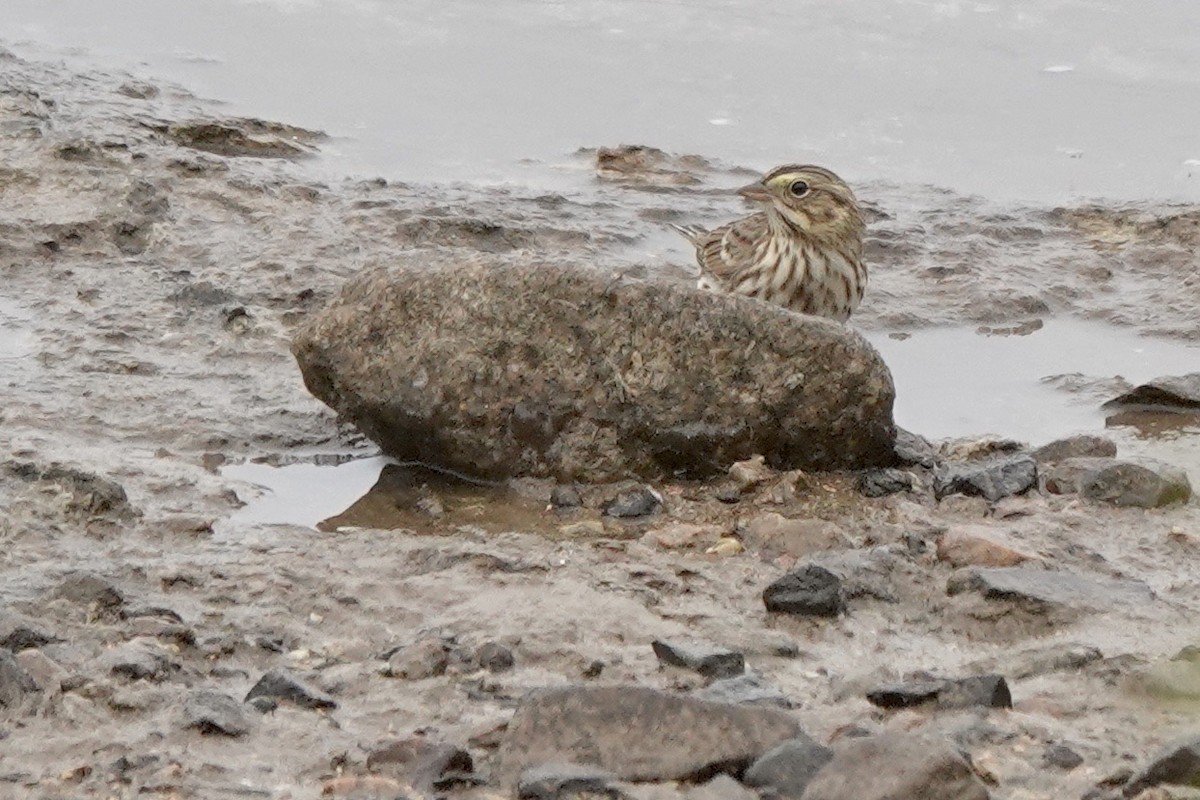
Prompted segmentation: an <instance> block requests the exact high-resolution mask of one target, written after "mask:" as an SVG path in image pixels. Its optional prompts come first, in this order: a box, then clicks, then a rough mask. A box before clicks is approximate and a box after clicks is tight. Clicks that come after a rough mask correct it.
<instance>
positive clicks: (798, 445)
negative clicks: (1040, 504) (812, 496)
mask: <svg viewBox="0 0 1200 800" xmlns="http://www.w3.org/2000/svg"><path fill="white" fill-rule="evenodd" d="M292 350H293V353H294V354H295V356H296V359H297V361H298V362H299V364H300V369H301V372H302V374H303V377H304V381H305V384H306V385H307V386H308V388H309V390H310V391H312V393H313V394H314V395H316V396H317V397H318V398H320V399H322V400H323V401H325V402H326V403H328V404H329V405H330V406H332V407H333V408H334V409H335V410H337V411H338V412H339V414H341V415H342V417H343V418H345V419H346V420H347V421H350V422H353V423H354V424H356V425H357V426H358V427H359V429H360V430H362V431H363V433H365V434H366V435H367V436H369V437H370V438H371V439H373V440H375V441H376V442H378V443H379V445H380V446H381V447H382V449H383V450H384V451H385V452H386V453H388V454H389V455H392V456H395V457H397V458H400V459H402V460H414V459H415V460H420V461H423V462H427V463H434V464H438V465H441V466H443V467H449V468H452V469H455V470H458V471H462V472H466V473H470V474H473V475H477V476H482V477H490V478H502V477H509V476H515V475H532V476H554V477H556V478H558V479H559V480H562V481H572V480H583V481H587V482H604V481H609V480H617V479H623V478H627V477H630V476H640V477H642V478H644V479H655V478H660V477H666V476H674V475H675V474H676V473H679V472H683V473H685V474H687V475H696V476H704V475H710V474H716V473H719V472H722V471H724V470H725V469H726V468H728V466H729V465H730V464H732V463H734V462H736V461H741V460H744V459H748V458H750V457H751V456H753V455H755V454H762V455H763V456H765V457H766V460H767V463H768V464H770V465H771V466H773V467H777V468H792V467H799V468H804V469H842V468H851V469H862V468H867V467H873V466H888V465H889V464H891V463H892V462H894V460H895V454H894V452H893V443H894V439H895V428H894V425H893V423H892V402H893V399H894V388H893V385H892V379H891V374H890V373H889V371H888V369H887V367H886V365H885V364H884V363H883V361H882V359H881V358H880V357H879V355H878V353H877V352H876V351H875V350H874V348H873V347H871V345H870V344H869V343H867V342H866V340H865V339H863V338H862V337H861V336H860V335H859V334H858V333H856V332H855V331H853V330H852V329H850V328H848V327H846V326H844V325H839V324H837V323H835V322H831V321H829V320H824V319H819V318H817V317H812V316H807V315H801V314H794V313H791V312H788V311H787V310H785V309H783V308H780V307H778V306H774V305H770V304H767V303H759V302H754V301H750V300H746V299H745V298H740V297H734V296H730V295H719V294H714V293H709V292H699V291H696V290H694V289H693V288H692V287H689V286H684V285H681V284H676V283H669V282H633V281H629V280H624V279H620V278H615V277H614V276H613V275H611V274H608V273H605V272H602V271H599V270H591V269H562V268H556V267H553V266H549V265H495V264H457V265H453V266H444V267H443V266H438V267H432V268H429V267H424V268H421V269H403V268H398V269H393V270H390V271H389V270H381V271H373V272H370V273H368V274H365V275H363V276H361V277H360V278H357V279H355V280H354V281H353V282H352V283H351V284H350V285H349V286H347V287H346V288H345V289H344V290H343V292H342V293H341V296H340V297H339V298H338V299H337V300H336V301H335V302H334V303H333V304H332V305H331V306H330V307H328V308H326V309H325V310H324V311H322V312H321V313H320V314H317V315H315V316H314V317H313V318H312V319H310V320H309V321H308V322H307V323H306V324H305V325H304V326H303V327H302V328H301V329H300V330H299V331H298V332H297V334H296V336H295V339H294V341H293V344H292Z"/></svg>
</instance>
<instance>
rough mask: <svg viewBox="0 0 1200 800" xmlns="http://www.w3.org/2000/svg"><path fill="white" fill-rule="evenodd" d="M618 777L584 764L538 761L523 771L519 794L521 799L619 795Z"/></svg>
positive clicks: (535, 799)
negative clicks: (616, 785)
mask: <svg viewBox="0 0 1200 800" xmlns="http://www.w3.org/2000/svg"><path fill="white" fill-rule="evenodd" d="M616 781H617V776H616V775H614V774H613V773H611V772H608V771H607V770H603V769H599V768H598V767H590V766H587V765H584V764H564V763H554V764H539V765H538V766H536V767H530V768H529V769H526V770H524V771H523V772H522V773H521V777H520V779H519V780H518V782H517V797H519V798H522V800H574V799H575V798H583V797H587V798H601V797H609V798H614V800H615V798H619V797H622V796H623V794H622V792H620V790H618V789H616V788H615V787H614V786H613V784H614V783H615V782H616Z"/></svg>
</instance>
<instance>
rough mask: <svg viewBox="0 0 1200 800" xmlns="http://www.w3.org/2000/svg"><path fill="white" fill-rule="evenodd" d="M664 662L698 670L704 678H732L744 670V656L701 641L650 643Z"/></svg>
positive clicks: (655, 653)
mask: <svg viewBox="0 0 1200 800" xmlns="http://www.w3.org/2000/svg"><path fill="white" fill-rule="evenodd" d="M651 647H653V648H654V655H656V656H658V660H659V661H661V662H662V663H664V664H670V665H671V666H673V667H683V668H685V669H690V670H692V671H694V672H698V673H700V674H701V675H703V676H704V677H706V678H732V677H733V676H734V675H741V674H742V673H743V672H745V670H746V659H745V657H744V656H743V655H742V654H741V653H739V652H737V651H736V650H730V649H728V648H725V647H715V646H713V645H709V644H705V643H703V642H672V641H667V640H665V639H658V640H656V641H655V642H653V643H652V644H651Z"/></svg>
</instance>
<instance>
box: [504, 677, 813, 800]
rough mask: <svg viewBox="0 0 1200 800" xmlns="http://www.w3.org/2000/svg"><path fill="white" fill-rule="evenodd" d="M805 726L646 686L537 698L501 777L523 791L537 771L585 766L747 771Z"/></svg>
mask: <svg viewBox="0 0 1200 800" xmlns="http://www.w3.org/2000/svg"><path fill="white" fill-rule="evenodd" d="M800 732H801V728H800V724H799V722H798V721H797V720H796V719H795V718H793V717H792V715H791V714H789V713H787V712H786V711H783V710H781V709H777V708H768V707H762V706H746V705H729V704H724V703H709V702H705V701H703V700H697V699H695V698H692V697H686V696H678V695H672V694H667V693H666V692H661V691H658V690H655V689H650V688H646V687H641V686H604V687H589V686H574V687H567V688H561V689H547V690H541V691H535V692H531V693H530V694H528V695H526V696H525V697H524V698H523V699H522V700H521V704H520V705H519V706H518V708H517V711H516V713H515V714H514V715H513V718H512V721H511V722H510V723H509V725H508V730H507V731H506V733H505V735H504V741H503V743H502V745H501V748H500V761H499V770H498V774H499V778H500V783H501V784H502V785H503V786H505V787H514V786H516V785H517V782H518V779H519V778H520V776H521V774H522V773H523V772H524V771H525V770H526V769H528V768H530V767H537V766H540V765H544V764H553V763H576V764H584V765H588V766H592V767H598V768H599V769H602V770H606V771H608V772H611V773H613V774H615V775H616V776H617V777H619V778H621V779H622V780H629V781H668V780H688V779H695V778H697V777H701V776H705V775H711V774H713V773H714V772H717V771H727V770H729V771H740V770H742V769H745V768H746V767H748V766H749V765H750V764H751V763H753V762H754V760H755V759H757V758H758V757H759V756H760V755H762V754H763V753H765V752H766V751H767V750H769V749H770V748H771V747H773V746H775V745H776V744H778V743H779V742H781V741H784V740H785V739H791V738H794V737H796V736H798V735H799V734H800Z"/></svg>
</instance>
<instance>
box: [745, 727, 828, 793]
mask: <svg viewBox="0 0 1200 800" xmlns="http://www.w3.org/2000/svg"><path fill="white" fill-rule="evenodd" d="M832 758H833V751H832V750H830V749H829V748H828V747H825V746H824V745H822V744H819V743H818V742H816V741H814V740H813V739H812V738H811V737H809V736H808V735H801V736H797V737H796V738H794V739H788V740H787V741H786V742H780V743H779V744H778V745H776V746H775V747H774V748H772V749H771V750H769V751H767V752H766V753H764V754H763V755H762V757H760V758H759V759H758V760H757V761H755V762H754V763H753V764H751V765H750V768H749V769H748V770H746V775H745V777H744V778H743V781H744V782H745V784H746V785H747V786H753V787H755V788H757V789H770V790H771V791H772V792H773V793H774V796H776V797H779V798H783V800H800V798H801V797H802V796H803V795H804V790H805V789H806V788H807V787H808V784H809V783H810V782H811V781H812V779H813V776H815V775H816V774H817V772H818V771H819V770H820V769H821V768H822V767H824V766H825V765H826V764H828V763H829V761H830V760H831V759H832Z"/></svg>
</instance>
